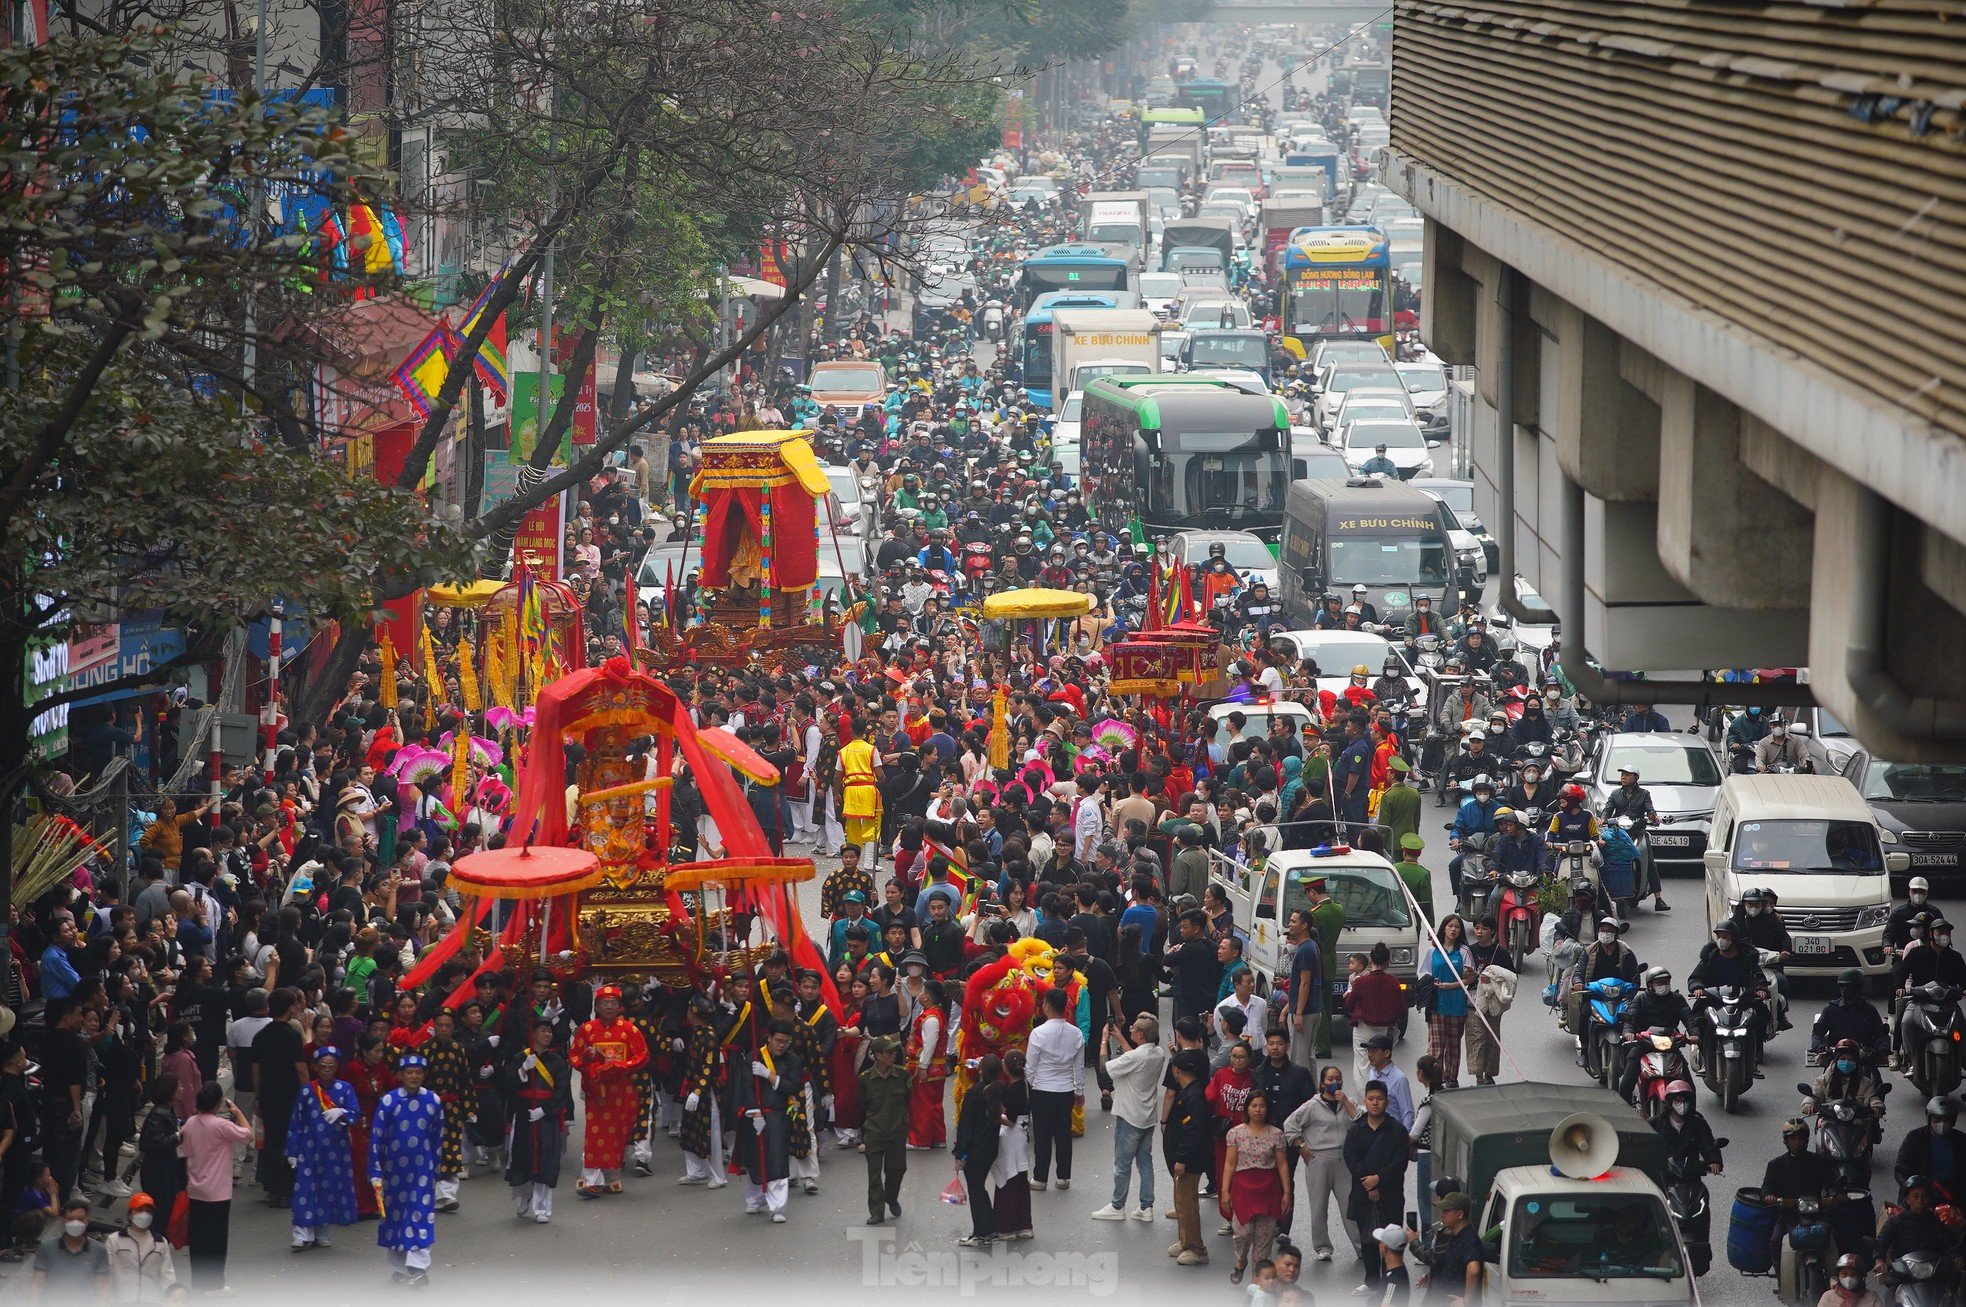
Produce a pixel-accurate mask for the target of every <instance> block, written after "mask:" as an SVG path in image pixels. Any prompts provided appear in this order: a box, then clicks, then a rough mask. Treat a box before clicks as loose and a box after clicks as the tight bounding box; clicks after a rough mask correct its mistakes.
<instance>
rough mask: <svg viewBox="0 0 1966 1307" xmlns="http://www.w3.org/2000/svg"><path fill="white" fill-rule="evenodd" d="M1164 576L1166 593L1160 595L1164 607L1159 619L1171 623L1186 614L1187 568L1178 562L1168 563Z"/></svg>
mask: <svg viewBox="0 0 1966 1307" xmlns="http://www.w3.org/2000/svg"><path fill="white" fill-rule="evenodd" d="M1166 577H1167V593H1166V594H1165V595H1164V596H1163V597H1162V598H1163V601H1164V602H1165V604H1166V609H1165V610H1164V611H1163V612H1162V613H1161V619H1162V621H1163V622H1165V623H1166V624H1168V625H1172V624H1174V623H1175V622H1178V621H1180V620H1181V619H1182V618H1184V617H1186V616H1187V615H1188V607H1189V605H1188V603H1187V590H1188V569H1187V568H1185V567H1183V566H1181V564H1179V563H1170V564H1169V565H1168V569H1167V573H1166Z"/></svg>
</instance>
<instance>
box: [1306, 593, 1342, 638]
mask: <svg viewBox="0 0 1966 1307" xmlns="http://www.w3.org/2000/svg"><path fill="white" fill-rule="evenodd" d="M1317 602H1318V608H1317V612H1316V613H1314V614H1312V615H1311V626H1312V627H1313V628H1314V629H1316V630H1319V631H1342V630H1344V629H1345V611H1344V609H1342V608H1340V607H1339V606H1338V596H1337V595H1335V594H1322V595H1319V596H1318V601H1317Z"/></svg>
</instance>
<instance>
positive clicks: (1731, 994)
mask: <svg viewBox="0 0 1966 1307" xmlns="http://www.w3.org/2000/svg"><path fill="white" fill-rule="evenodd" d="M1754 1003H1755V999H1754V995H1753V993H1752V992H1751V991H1749V990H1745V989H1742V988H1740V987H1739V986H1736V985H1722V986H1721V987H1719V988H1718V989H1714V990H1709V991H1707V992H1706V993H1705V994H1703V995H1701V996H1700V997H1699V998H1697V999H1695V1000H1694V1014H1695V1016H1696V1018H1697V1020H1698V1022H1699V1029H1698V1030H1696V1031H1695V1032H1694V1037H1695V1040H1696V1048H1697V1051H1698V1053H1699V1058H1698V1061H1697V1063H1696V1066H1695V1069H1696V1070H1697V1071H1699V1073H1700V1079H1701V1080H1703V1081H1705V1082H1706V1086H1707V1088H1708V1089H1710V1090H1712V1091H1713V1094H1714V1096H1715V1097H1717V1098H1718V1099H1719V1100H1720V1110H1721V1111H1723V1112H1731V1111H1733V1110H1734V1108H1735V1105H1736V1104H1738V1103H1739V1102H1740V1101H1741V1095H1742V1094H1745V1093H1746V1092H1747V1091H1748V1087H1749V1086H1750V1085H1752V1084H1754V1071H1755V1067H1756V1066H1757V1065H1759V1064H1760V1062H1761V1046H1760V1037H1759V1035H1758V1034H1756V1032H1755V1028H1754Z"/></svg>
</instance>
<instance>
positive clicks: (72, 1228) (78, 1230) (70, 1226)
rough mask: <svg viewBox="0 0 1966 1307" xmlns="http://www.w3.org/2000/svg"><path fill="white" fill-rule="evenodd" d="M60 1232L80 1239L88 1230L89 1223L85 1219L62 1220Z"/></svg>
mask: <svg viewBox="0 0 1966 1307" xmlns="http://www.w3.org/2000/svg"><path fill="white" fill-rule="evenodd" d="M61 1232H62V1233H63V1234H65V1235H67V1236H68V1237H69V1238H71V1239H80V1238H81V1237H82V1236H83V1235H85V1234H87V1233H88V1232H89V1223H88V1222H87V1221H63V1222H62V1225H61Z"/></svg>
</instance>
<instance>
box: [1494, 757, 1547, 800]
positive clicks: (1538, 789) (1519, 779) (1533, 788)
mask: <svg viewBox="0 0 1966 1307" xmlns="http://www.w3.org/2000/svg"><path fill="white" fill-rule="evenodd" d="M1548 771H1549V766H1548V764H1546V763H1545V762H1544V761H1543V760H1542V759H1540V758H1529V759H1526V760H1525V761H1524V762H1523V764H1522V766H1521V767H1519V768H1517V769H1516V781H1515V784H1513V785H1511V786H1509V791H1508V793H1507V794H1505V795H1503V796H1502V801H1503V802H1504V803H1506V804H1508V805H1509V806H1510V807H1511V808H1514V809H1515V810H1516V811H1517V812H1521V811H1523V810H1524V809H1525V808H1534V809H1536V810H1537V811H1538V812H1541V811H1542V810H1543V809H1544V808H1550V807H1554V806H1556V788H1557V787H1556V783H1555V782H1554V781H1547V780H1544V779H1543V777H1544V776H1545V775H1546V774H1547V773H1548Z"/></svg>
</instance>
